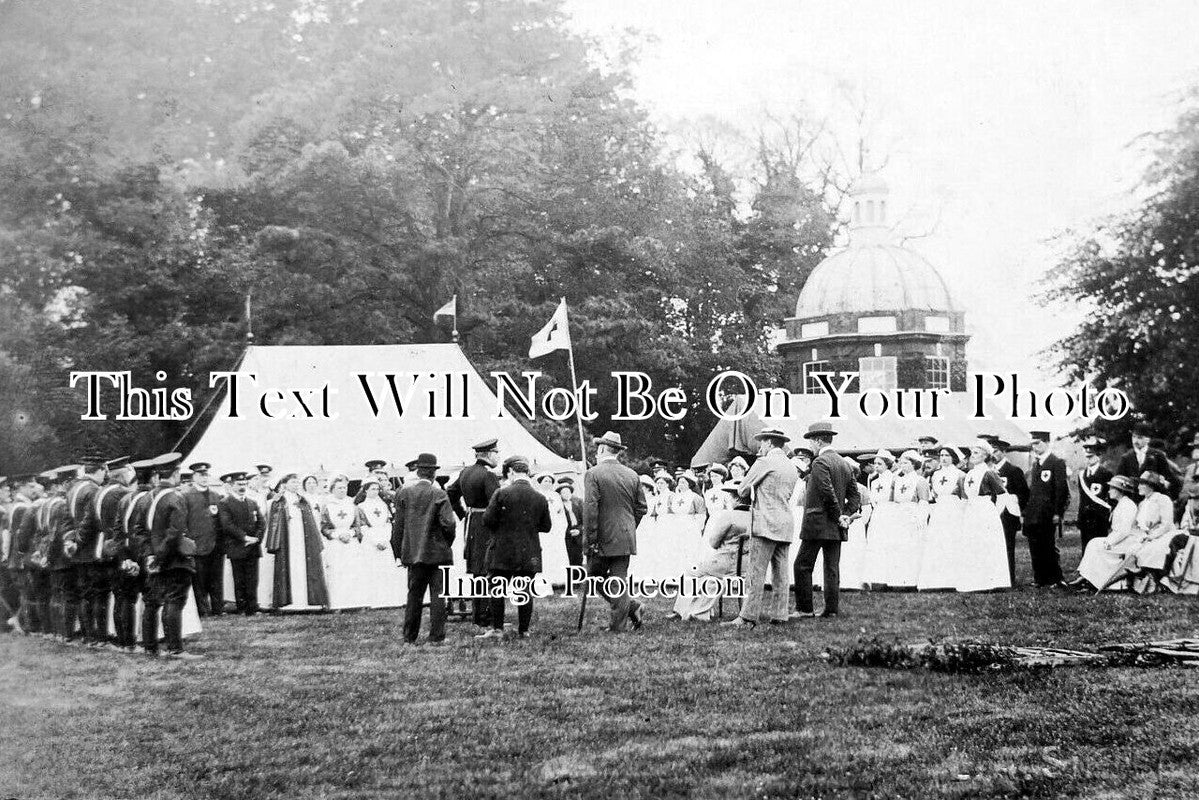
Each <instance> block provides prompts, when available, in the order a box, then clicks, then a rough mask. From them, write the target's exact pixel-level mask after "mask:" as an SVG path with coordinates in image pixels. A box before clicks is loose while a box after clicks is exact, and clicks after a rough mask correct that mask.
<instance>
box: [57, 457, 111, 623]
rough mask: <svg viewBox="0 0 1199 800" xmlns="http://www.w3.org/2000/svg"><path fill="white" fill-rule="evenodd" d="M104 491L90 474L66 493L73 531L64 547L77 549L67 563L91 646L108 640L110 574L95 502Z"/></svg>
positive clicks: (68, 533) (80, 620)
mask: <svg viewBox="0 0 1199 800" xmlns="http://www.w3.org/2000/svg"><path fill="white" fill-rule="evenodd" d="M101 491H102V489H101V486H100V484H99V483H98V482H97V481H96V479H95V478H94V477H92V476H91V475H85V476H84V477H82V478H80V479H79V480H77V481H76V482H75V483H74V484H73V485H72V486H71V488H70V489H68V490H67V513H68V517H69V518H70V528H69V530H68V531H67V533H66V534H65V535H64V537H63V543H64V546H65V545H67V544H69V545H70V547H71V548H73V549H74V552H73V553H71V554H70V555H69V556H67V560H68V561H69V563H70V569H71V570H72V571H74V573H75V576H74V578H73V581H74V585H75V587H76V592H77V600H76V603H77V611H76V614H77V616H78V618H79V624H80V627H81V628H82V629H83V641H84V643H85V644H88V645H94V644H97V643H98V642H100V641H101V640H104V639H107V634H108V594H109V591H110V589H109V575H108V568H107V565H106V564H105V563H104V561H103V553H102V552H101V550H102V548H103V544H104V542H103V538H102V537H103V531H102V528H101V525H100V516H99V507H98V503H97V502H96V500H97V498H98V497H99V495H100V492H101ZM65 554H66V553H65V552H64V555H65ZM68 580H71V579H69V578H68Z"/></svg>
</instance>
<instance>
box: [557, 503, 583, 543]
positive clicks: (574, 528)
mask: <svg viewBox="0 0 1199 800" xmlns="http://www.w3.org/2000/svg"><path fill="white" fill-rule="evenodd" d="M568 505H569V506H570V513H567V512H566V507H567V506H568ZM562 510H563V513H564V515H565V516H566V535H567V536H572V537H573V536H582V535H583V501H582V500H580V499H579V498H578V497H576V496H575V495H573V494H572V495H571V496H570V502H569V503H567V502H566V501H563V503H562ZM572 513H573V514H574V518H575V519H574V524H573V525H572V524H571V521H570V514H572Z"/></svg>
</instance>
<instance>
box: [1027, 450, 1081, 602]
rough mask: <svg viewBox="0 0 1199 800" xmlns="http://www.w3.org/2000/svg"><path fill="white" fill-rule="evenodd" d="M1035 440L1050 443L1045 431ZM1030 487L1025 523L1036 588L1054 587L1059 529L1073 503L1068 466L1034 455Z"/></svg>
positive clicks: (1058, 564)
mask: <svg viewBox="0 0 1199 800" xmlns="http://www.w3.org/2000/svg"><path fill="white" fill-rule="evenodd" d="M1032 437H1033V439H1040V440H1041V441H1045V442H1048V441H1050V438H1049V434H1048V433H1047V432H1045V431H1034V432H1033V434H1032ZM1028 487H1029V489H1028V503H1026V504H1025V506H1024V513H1023V522H1024V535H1025V537H1026V538H1027V539H1028V552H1029V555H1030V556H1031V557H1032V571H1033V580H1034V581H1035V582H1036V585H1037V586H1053V585H1054V584H1057V583H1060V582H1061V580H1062V567H1061V561H1060V555H1059V552H1058V547H1057V538H1056V535H1057V525H1058V524H1059V523H1060V520H1061V517H1062V515H1064V514H1065V513H1066V506H1067V505H1069V503H1070V483H1069V480H1068V479H1067V478H1066V462H1064V461H1062V459H1061V458H1059V457H1058V456H1055V455H1054V454H1053V453H1050V452H1048V451H1047V452H1045V453H1043V454H1041V455H1037V454H1036V453H1034V454H1033V461H1032V469H1031V470H1030V472H1029V475H1028ZM1055 517H1056V518H1057V521H1055V520H1054V518H1055Z"/></svg>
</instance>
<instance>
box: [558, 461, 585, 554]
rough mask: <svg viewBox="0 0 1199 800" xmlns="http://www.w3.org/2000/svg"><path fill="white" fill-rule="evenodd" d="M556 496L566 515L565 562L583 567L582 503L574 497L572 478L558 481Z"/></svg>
mask: <svg viewBox="0 0 1199 800" xmlns="http://www.w3.org/2000/svg"><path fill="white" fill-rule="evenodd" d="M558 496H559V497H561V498H562V512H563V513H564V514H565V515H566V534H565V536H566V561H567V563H568V564H569V565H570V566H572V567H581V566H583V501H582V500H580V499H579V498H577V497H575V482H574V479H573V478H559V479H558Z"/></svg>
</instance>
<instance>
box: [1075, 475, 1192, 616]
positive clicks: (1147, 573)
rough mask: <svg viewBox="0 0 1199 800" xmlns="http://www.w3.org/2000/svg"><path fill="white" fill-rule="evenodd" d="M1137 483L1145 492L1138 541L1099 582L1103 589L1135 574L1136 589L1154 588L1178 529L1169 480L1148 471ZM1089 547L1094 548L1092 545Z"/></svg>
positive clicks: (1137, 527)
mask: <svg viewBox="0 0 1199 800" xmlns="http://www.w3.org/2000/svg"><path fill="white" fill-rule="evenodd" d="M1136 484H1137V490H1138V491H1139V492H1140V495H1141V502H1140V504H1139V505H1138V506H1137V515H1136V521H1135V523H1134V527H1133V530H1134V531H1135V536H1136V537H1137V541H1136V542H1135V544H1132V546H1130V547H1129V548H1128V549H1127V553H1128V554H1127V555H1125V556H1124V558H1123V560H1122V561H1121V562H1120V565H1119V567H1118V568H1117V569H1116V570H1115V572H1114V573H1113V574H1112V575H1111V576H1110V577H1109V578H1108V579H1107V580H1106V581H1104V582H1103V583H1097V584H1096V585H1097V586H1098V587H1099V590H1100V591H1103V590H1104V589H1106V588H1107V587H1108V586H1112V585H1114V584H1115V583H1117V582H1119V581H1122V580H1128V579H1130V578H1131V579H1132V581H1131V583H1132V588H1133V589H1135V590H1136V591H1138V592H1141V593H1146V592H1152V591H1154V590H1155V589H1156V588H1157V578H1158V577H1160V576H1161V574H1162V573H1163V572H1164V570H1165V566H1166V558H1167V556H1168V555H1169V552H1170V542H1171V539H1172V538H1173V537H1172V535H1171V534H1173V532H1174V530H1175V528H1174V504H1173V503H1172V502H1170V497H1169V496H1168V495H1167V494H1165V490H1166V489H1168V488H1169V483H1167V481H1166V479H1165V478H1163V477H1162V476H1161V475H1159V474H1158V473H1156V472H1153V471H1146V472H1143V473H1141V477H1139V478H1137V481H1136ZM1109 538H1110V534H1109ZM1087 549H1088V550H1090V546H1088V547H1087ZM1091 582H1092V583H1095V582H1094V581H1091Z"/></svg>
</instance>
